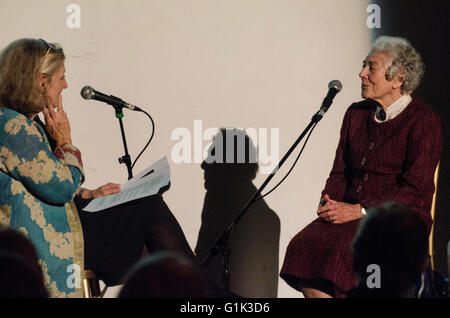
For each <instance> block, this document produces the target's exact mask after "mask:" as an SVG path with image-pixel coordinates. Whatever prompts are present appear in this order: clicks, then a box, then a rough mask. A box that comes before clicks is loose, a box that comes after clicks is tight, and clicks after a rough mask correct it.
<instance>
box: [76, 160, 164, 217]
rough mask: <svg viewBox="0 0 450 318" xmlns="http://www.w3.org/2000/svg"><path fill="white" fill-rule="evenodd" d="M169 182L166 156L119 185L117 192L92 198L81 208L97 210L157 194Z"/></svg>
mask: <svg viewBox="0 0 450 318" xmlns="http://www.w3.org/2000/svg"><path fill="white" fill-rule="evenodd" d="M169 182H170V167H169V162H168V160H167V157H164V158H162V159H161V160H159V161H157V162H155V163H154V164H153V165H151V166H150V167H148V168H146V169H145V170H143V171H142V172H141V173H139V174H138V175H136V176H135V177H134V178H132V179H130V180H128V181H127V182H125V183H124V184H123V185H122V186H121V191H120V192H119V193H115V194H111V195H108V196H106V197H101V198H98V199H94V200H92V201H91V202H89V204H88V205H87V206H86V207H85V208H84V209H83V211H87V212H97V211H101V210H105V209H107V208H110V207H113V206H116V205H119V204H122V203H125V202H129V201H132V200H136V199H140V198H144V197H147V196H151V195H154V194H157V193H158V191H159V190H160V189H161V188H163V187H165V186H167V185H168V184H169Z"/></svg>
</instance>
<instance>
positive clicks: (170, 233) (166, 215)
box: [74, 195, 196, 286]
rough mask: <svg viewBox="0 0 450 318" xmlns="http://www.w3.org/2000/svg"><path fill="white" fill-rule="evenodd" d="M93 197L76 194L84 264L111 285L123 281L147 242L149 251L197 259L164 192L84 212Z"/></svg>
mask: <svg viewBox="0 0 450 318" xmlns="http://www.w3.org/2000/svg"><path fill="white" fill-rule="evenodd" d="M89 201H90V200H83V199H81V198H80V197H79V196H76V197H75V200H74V202H75V205H76V206H77V209H78V214H79V216H80V220H81V224H82V228H83V236H84V246H85V247H84V252H85V268H86V269H91V270H93V271H94V272H95V273H96V274H97V275H98V276H99V277H100V278H101V279H102V280H103V281H104V282H105V284H106V285H108V286H114V285H118V284H121V283H123V278H124V275H125V274H126V273H127V271H128V270H129V269H130V268H131V267H132V266H133V265H134V264H135V263H136V262H137V261H138V260H139V258H140V256H141V254H142V251H143V248H144V246H146V247H147V249H148V251H149V252H150V253H152V252H157V251H163V250H171V251H175V252H178V253H180V254H182V255H185V256H187V257H188V258H190V259H192V260H193V261H194V262H196V258H195V255H194V253H193V252H192V249H191V248H190V246H189V244H188V242H187V240H186V237H185V236H184V233H183V230H182V229H181V227H180V225H179V223H178V221H177V220H176V218H175V217H174V215H173V214H172V212H171V211H170V209H169V208H168V206H167V205H166V203H165V202H164V200H163V198H162V196H160V195H153V196H150V197H146V198H142V199H138V200H134V201H131V202H127V203H124V204H121V205H119V206H115V207H112V208H109V209H106V210H104V211H99V212H94V213H91V212H85V211H83V210H82V209H83V207H85V206H86V205H87V204H88V203H89Z"/></svg>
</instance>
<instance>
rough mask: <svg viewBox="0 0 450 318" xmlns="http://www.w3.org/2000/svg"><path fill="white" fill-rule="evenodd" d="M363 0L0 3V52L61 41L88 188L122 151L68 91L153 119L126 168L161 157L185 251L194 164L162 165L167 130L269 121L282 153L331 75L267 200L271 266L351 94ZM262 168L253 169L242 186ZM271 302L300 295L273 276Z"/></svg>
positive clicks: (195, 197) (360, 48) (324, 165)
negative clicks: (108, 98)
mask: <svg viewBox="0 0 450 318" xmlns="http://www.w3.org/2000/svg"><path fill="white" fill-rule="evenodd" d="M71 3H76V4H78V5H79V6H80V8H81V28H79V29H78V28H74V29H70V28H69V27H68V26H67V24H66V19H67V18H68V17H69V16H70V13H67V12H66V9H67V6H68V5H69V4H71ZM367 5H368V3H367V1H361V0H346V1H335V0H321V1H317V0H283V1H279V0H186V1H182V0H153V1H149V0H129V1H118V0H114V1H111V0H96V1H85V0H74V1H61V0H47V1H25V0H20V1H18V0H16V1H6V0H0V47H2V48H3V47H5V46H6V45H7V44H8V43H10V42H11V41H12V40H15V39H17V38H23V37H35V38H38V37H42V38H45V39H46V40H48V41H53V42H59V43H60V44H61V45H62V46H63V48H64V49H65V52H66V55H67V60H66V70H67V71H66V75H67V81H68V83H69V89H67V90H66V91H65V92H64V94H63V97H64V107H65V108H66V110H67V113H68V115H69V117H70V119H71V124H72V131H73V142H74V144H75V145H76V146H78V147H79V148H80V149H81V150H82V154H83V161H84V164H85V170H86V173H87V176H88V177H87V180H86V183H85V185H86V186H87V187H90V188H93V187H97V186H99V185H102V184H104V183H106V182H109V181H112V182H118V183H123V182H124V181H126V178H127V174H126V169H125V166H124V165H119V164H118V161H117V158H118V157H120V156H122V155H123V147H122V141H121V139H120V131H119V126H118V122H117V120H116V119H115V117H114V111H113V109H112V108H110V107H109V106H107V105H106V104H103V103H100V102H96V101H85V100H82V99H81V97H80V89H81V88H82V87H83V86H84V85H91V86H93V87H94V88H95V89H97V90H100V91H103V92H105V93H109V94H113V95H115V96H120V97H121V98H123V99H124V100H126V101H129V102H131V103H133V104H135V105H138V106H140V107H141V108H144V109H145V110H147V111H148V112H149V113H150V114H151V115H152V116H153V118H154V120H155V122H156V135H155V138H154V141H153V142H152V144H151V145H150V148H149V149H148V150H147V151H146V152H145V153H144V155H143V156H142V158H141V159H140V160H139V162H138V164H137V165H136V167H135V170H134V171H135V173H137V172H139V171H140V170H142V169H143V168H145V167H146V166H147V165H148V164H150V163H152V162H154V161H156V160H158V159H160V158H161V157H163V156H167V157H168V158H169V162H171V173H172V179H171V181H172V186H171V189H170V190H169V191H168V192H167V193H166V194H165V195H164V197H165V200H166V202H167V203H168V205H169V206H170V208H171V209H172V211H173V213H174V214H175V216H176V217H177V219H178V220H179V222H180V224H181V226H182V228H183V230H184V232H185V234H186V236H187V239H188V241H189V243H190V245H191V246H192V248H195V245H196V242H197V236H198V232H199V229H200V226H201V212H202V208H203V202H204V198H205V189H204V187H203V183H204V181H203V170H202V169H201V168H200V164H199V163H195V162H194V163H190V164H188V163H182V164H174V163H173V162H172V160H171V157H170V155H171V150H172V147H173V146H174V145H175V144H176V143H177V141H174V140H171V134H172V132H173V131H174V130H175V129H176V128H178V127H184V128H187V129H188V130H189V131H190V132H191V135H192V136H193V135H194V120H201V121H202V124H203V131H204V130H205V129H207V128H210V127H241V128H250V127H253V128H267V129H270V128H279V145H275V146H278V147H279V153H280V157H281V156H282V155H283V154H284V152H285V151H286V150H287V149H288V148H289V147H290V145H291V144H292V142H293V141H294V140H295V139H296V138H297V136H298V135H299V134H300V132H301V131H302V130H303V128H304V127H305V126H306V125H307V124H308V123H309V120H310V118H311V116H312V115H313V114H314V112H315V111H316V110H317V109H318V105H319V104H320V103H321V101H322V99H323V97H324V96H325V94H326V91H327V84H328V82H329V81H330V80H332V79H339V80H341V81H342V83H343V87H344V88H343V91H342V92H341V93H340V94H339V95H337V97H336V98H335V102H334V104H333V106H332V108H331V109H330V111H329V112H328V113H327V114H326V117H325V118H324V119H323V120H322V122H321V123H320V124H319V126H318V127H317V128H316V130H315V132H314V135H313V136H312V137H311V139H310V142H309V145H308V147H307V148H306V150H305V152H304V154H303V156H302V158H301V160H300V161H299V163H298V164H297V167H296V168H295V170H294V171H293V173H292V174H291V176H290V177H289V178H288V179H287V180H286V181H285V182H284V184H283V185H282V186H281V187H280V188H279V189H277V191H275V192H274V193H272V194H271V195H270V196H268V197H267V199H266V203H267V204H268V206H269V207H270V209H272V210H273V211H274V212H275V213H276V214H277V215H278V218H279V220H280V225H281V233H280V241H279V259H278V260H279V266H280V267H281V264H282V261H283V258H284V254H285V250H286V247H287V244H288V242H289V240H290V239H291V238H292V237H293V236H294V235H295V234H296V233H297V232H298V231H299V230H300V229H301V228H303V227H304V226H306V225H307V224H308V223H309V222H311V221H312V220H313V219H314V218H315V209H316V206H317V203H318V200H319V196H320V191H321V190H322V187H323V185H324V182H325V180H326V177H327V175H328V173H329V170H330V168H331V164H332V159H333V156H334V152H335V149H336V145H337V141H338V134H339V128H340V124H341V121H342V118H343V115H344V112H345V110H346V108H347V107H348V106H349V105H350V103H351V102H353V101H356V100H359V99H360V90H359V86H360V84H359V82H360V81H359V79H358V73H359V71H360V67H361V64H362V60H363V58H364V57H365V54H366V53H367V50H368V48H369V44H370V29H369V28H368V27H367V26H366V19H367V17H368V15H369V14H368V13H367V12H366V8H367ZM124 124H125V130H126V135H127V140H128V146H129V149H130V153H131V156H132V158H135V157H136V155H137V153H138V152H139V151H140V150H141V149H142V147H143V145H144V144H145V143H146V141H147V139H148V136H149V132H150V122H149V121H148V119H147V118H146V117H145V116H144V115H142V114H140V113H134V112H131V111H127V110H125V117H124ZM193 143H194V141H192V145H193ZM206 144H207V142H205V141H204V142H203V146H206ZM192 150H193V149H192ZM294 157H295V156H293V158H291V160H289V161H288V162H287V163H286V165H285V167H284V168H283V169H282V170H281V171H280V172H279V176H277V177H276V178H274V180H273V183H271V185H274V184H275V182H277V181H278V180H280V177H281V176H282V175H284V173H286V172H287V170H288V169H287V168H289V167H290V164H292V162H293V159H294ZM265 177H266V175H262V174H259V175H258V176H257V178H256V179H255V180H254V185H255V186H259V185H260V184H261V183H262V182H263V180H264V179H265ZM269 187H270V186H269ZM242 270H243V271H245V269H242ZM260 279H261V280H265V278H264V277H261V278H260ZM113 292H114V291H112V292H111V293H113ZM249 296H252V295H249ZM278 297H301V294H300V293H298V292H297V291H295V290H293V289H292V288H290V287H289V286H288V285H286V284H285V283H284V282H283V281H281V280H280V281H279V282H278Z"/></svg>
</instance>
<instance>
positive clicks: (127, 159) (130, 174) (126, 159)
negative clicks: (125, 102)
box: [112, 105, 133, 180]
mask: <svg viewBox="0 0 450 318" xmlns="http://www.w3.org/2000/svg"><path fill="white" fill-rule="evenodd" d="M112 106H113V107H114V109H115V110H116V118H117V119H119V124H120V132H121V134H122V142H123V148H124V150H125V155H124V156H122V157H120V158H119V163H120V164H122V163H124V164H125V165H126V166H127V171H128V180H130V179H131V178H133V171H132V169H131V157H130V155H129V154H128V147H127V139H126V138H125V130H124V128H123V121H122V118H123V111H122V110H123V107H121V106H116V105H112Z"/></svg>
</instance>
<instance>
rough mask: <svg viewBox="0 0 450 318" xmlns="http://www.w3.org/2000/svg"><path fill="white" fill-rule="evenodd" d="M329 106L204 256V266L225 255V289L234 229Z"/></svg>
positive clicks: (322, 110) (223, 285)
mask: <svg viewBox="0 0 450 318" xmlns="http://www.w3.org/2000/svg"><path fill="white" fill-rule="evenodd" d="M327 110H328V109H327V108H321V109H320V110H319V111H318V112H317V113H316V114H314V116H313V117H312V118H311V122H310V123H309V124H308V126H307V127H306V128H305V130H303V132H302V133H301V135H300V136H299V137H298V138H297V140H296V141H295V142H294V144H293V145H292V146H291V148H290V149H289V150H288V151H287V153H286V154H285V155H284V156H283V158H282V159H281V160H280V162H279V164H278V165H277V167H275V169H274V170H273V171H272V173H271V174H270V175H269V176H268V177H267V178H266V180H265V181H264V183H263V184H262V185H261V186H260V187H259V189H258V190H257V191H256V192H255V193H254V194H253V196H252V198H251V199H250V200H249V201H248V202H247V204H246V205H245V206H244V207H243V208H242V210H241V212H239V214H238V215H237V217H236V218H235V220H234V221H233V222H232V223H231V224H230V225H229V226H228V227H227V228H226V229H225V231H224V232H223V233H222V234H221V235H220V237H219V238H218V239H217V240H216V242H215V243H214V245H213V247H212V248H211V249H210V250H209V252H208V254H206V256H205V257H204V258H203V260H202V262H201V264H202V265H203V266H207V265H208V264H209V262H210V261H211V260H212V258H213V257H214V256H215V255H217V253H219V252H220V253H221V254H222V257H223V267H222V287H223V289H224V290H225V291H227V292H229V291H230V272H229V257H230V254H231V251H230V248H229V244H228V241H229V239H230V236H231V233H232V231H233V229H234V228H235V227H236V225H237V224H238V223H239V221H240V220H241V219H242V217H243V216H244V214H245V213H246V212H247V210H248V209H249V208H250V206H251V205H252V204H253V203H254V202H256V201H257V199H259V198H258V197H259V196H260V195H261V192H262V191H263V190H264V188H265V187H266V186H267V185H268V184H269V182H270V180H272V178H273V177H274V176H275V174H276V173H277V172H278V170H279V169H280V168H281V166H282V165H283V164H284V162H285V161H286V160H287V159H288V157H289V156H290V155H291V153H292V152H293V151H294V150H295V148H296V147H297V146H298V144H299V143H300V141H301V140H302V139H303V138H304V137H305V135H306V134H307V133H308V132H309V131H310V130H311V128H313V127H314V126H315V125H316V124H317V123H318V122H319V121H320V120H321V119H322V118H323V115H324V114H325V112H326V111H327Z"/></svg>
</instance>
